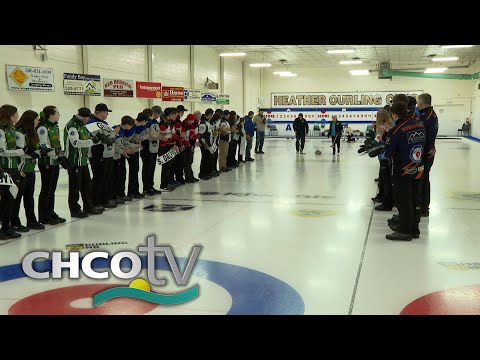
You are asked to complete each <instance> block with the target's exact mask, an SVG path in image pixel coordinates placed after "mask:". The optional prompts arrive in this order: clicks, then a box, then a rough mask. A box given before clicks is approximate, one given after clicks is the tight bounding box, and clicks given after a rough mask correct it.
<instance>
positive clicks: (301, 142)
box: [295, 133, 305, 152]
mask: <svg viewBox="0 0 480 360" xmlns="http://www.w3.org/2000/svg"><path fill="white" fill-rule="evenodd" d="M295 137H296V138H297V141H296V142H295V148H296V149H297V152H298V151H300V152H303V148H304V147H305V133H303V134H301V133H297V134H296V135H295Z"/></svg>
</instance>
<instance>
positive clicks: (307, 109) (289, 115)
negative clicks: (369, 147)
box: [264, 90, 423, 136]
mask: <svg viewBox="0 0 480 360" xmlns="http://www.w3.org/2000/svg"><path fill="white" fill-rule="evenodd" d="M422 92H423V91H421V90H412V91H406V90H403V91H372V92H364V93H329V92H324V93H272V107H271V108H268V109H265V111H264V114H265V115H266V118H267V123H268V124H269V125H272V124H273V125H275V127H276V129H277V132H278V135H280V136H285V135H286V136H294V133H293V121H294V120H295V118H297V117H298V114H300V113H302V114H303V116H304V118H305V119H306V120H307V122H308V124H309V127H310V132H311V133H312V131H313V128H314V126H315V125H318V127H319V128H320V133H321V132H322V131H324V130H325V131H326V130H328V127H329V123H330V122H331V120H332V116H333V115H337V117H338V120H340V121H341V122H342V123H343V124H344V125H348V126H349V127H351V128H352V129H353V130H360V131H365V129H366V127H367V125H370V124H371V123H372V122H374V121H375V120H376V114H377V111H378V110H380V109H382V108H383V107H384V106H385V105H387V104H391V101H392V99H393V97H394V96H395V94H407V95H410V96H417V95H419V94H421V93H422ZM283 104H287V105H283ZM268 133H269V130H268V128H267V130H266V134H267V135H268Z"/></svg>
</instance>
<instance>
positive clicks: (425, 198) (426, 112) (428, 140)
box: [417, 93, 438, 216]
mask: <svg viewBox="0 0 480 360" xmlns="http://www.w3.org/2000/svg"><path fill="white" fill-rule="evenodd" d="M417 106H418V112H419V116H418V119H419V120H420V121H422V122H423V125H424V126H425V148H424V151H423V162H424V165H425V169H424V171H423V178H422V212H421V215H422V216H428V215H429V207H430V169H431V168H432V165H433V161H434V159H435V152H436V150H435V139H436V138H437V133H438V117H437V114H436V113H435V111H434V110H433V106H432V96H431V95H430V94H427V93H424V94H421V95H419V96H418V104H417Z"/></svg>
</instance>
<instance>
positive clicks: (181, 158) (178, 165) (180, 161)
mask: <svg viewBox="0 0 480 360" xmlns="http://www.w3.org/2000/svg"><path fill="white" fill-rule="evenodd" d="M170 161H173V172H174V174H175V180H176V181H185V179H184V178H183V165H184V163H185V150H183V151H182V152H181V153H180V154H177V156H175V157H174V158H173V160H170ZM170 161H169V162H170Z"/></svg>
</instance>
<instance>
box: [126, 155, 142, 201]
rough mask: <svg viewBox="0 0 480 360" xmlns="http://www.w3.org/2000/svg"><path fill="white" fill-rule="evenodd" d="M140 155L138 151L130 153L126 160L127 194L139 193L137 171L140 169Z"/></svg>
mask: <svg viewBox="0 0 480 360" xmlns="http://www.w3.org/2000/svg"><path fill="white" fill-rule="evenodd" d="M139 158H140V156H139V154H138V152H136V153H134V154H130V157H129V158H128V159H127V161H128V196H132V195H136V194H139V193H140V190H139V188H140V185H139V184H138V172H139V171H140V160H139Z"/></svg>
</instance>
